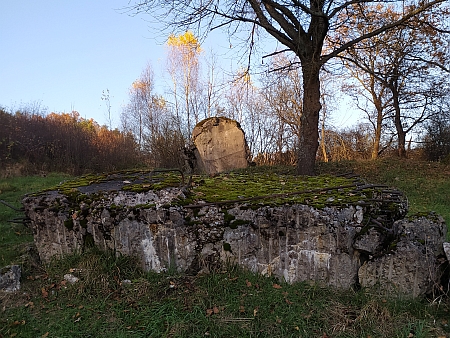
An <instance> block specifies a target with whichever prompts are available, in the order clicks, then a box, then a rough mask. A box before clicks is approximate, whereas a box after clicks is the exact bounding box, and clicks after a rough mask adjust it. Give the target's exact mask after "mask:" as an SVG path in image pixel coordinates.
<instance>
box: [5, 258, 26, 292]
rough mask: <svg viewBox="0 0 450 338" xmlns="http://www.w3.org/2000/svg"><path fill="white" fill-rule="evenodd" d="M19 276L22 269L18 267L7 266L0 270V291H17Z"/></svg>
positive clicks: (18, 288)
mask: <svg viewBox="0 0 450 338" xmlns="http://www.w3.org/2000/svg"><path fill="white" fill-rule="evenodd" d="M21 275H22V268H21V267H20V265H8V266H5V267H3V268H2V269H0V291H3V292H16V291H19V290H20V278H21Z"/></svg>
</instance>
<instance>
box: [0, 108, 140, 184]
mask: <svg viewBox="0 0 450 338" xmlns="http://www.w3.org/2000/svg"><path fill="white" fill-rule="evenodd" d="M140 161H141V159H140V154H139V151H138V147H137V144H136V142H135V139H134V136H133V135H132V134H131V133H124V132H121V131H119V130H117V129H116V130H109V129H108V128H107V127H105V126H100V125H99V124H97V123H96V122H95V121H94V120H92V119H90V120H87V119H83V118H81V117H80V115H79V114H78V113H77V112H72V113H62V114H55V113H50V114H47V115H42V114H34V113H26V112H16V113H14V114H12V113H8V112H7V111H5V110H4V109H0V172H1V173H2V175H3V176H5V175H14V174H24V173H26V174H36V173H39V172H48V171H58V172H65V173H69V174H72V175H80V174H84V173H88V172H102V171H113V170H120V169H124V168H130V167H133V166H137V165H139V164H140Z"/></svg>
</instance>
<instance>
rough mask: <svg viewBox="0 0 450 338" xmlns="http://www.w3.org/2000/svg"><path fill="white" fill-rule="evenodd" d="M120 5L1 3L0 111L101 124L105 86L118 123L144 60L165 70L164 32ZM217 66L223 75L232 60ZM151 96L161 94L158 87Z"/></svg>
mask: <svg viewBox="0 0 450 338" xmlns="http://www.w3.org/2000/svg"><path fill="white" fill-rule="evenodd" d="M127 4H128V1H127V0H9V1H8V0H1V1H0V106H3V107H6V108H20V107H21V106H23V105H26V104H28V103H29V102H39V103H40V104H41V105H42V106H44V107H48V111H49V112H58V113H59V112H70V111H72V110H76V111H78V112H79V113H80V114H81V116H82V117H85V118H93V119H94V120H96V121H97V122H99V123H100V124H107V111H106V106H105V103H104V102H103V101H102V100H101V97H102V91H104V90H106V89H109V92H110V96H111V113H112V119H113V127H114V126H118V125H119V123H120V121H119V115H120V111H121V108H122V106H123V105H125V104H126V103H127V100H128V90H129V88H130V86H131V84H132V82H133V81H134V80H136V79H137V78H138V77H139V75H140V74H141V72H142V70H143V69H144V68H145V66H146V65H147V64H148V63H150V64H151V65H152V67H153V69H154V72H155V78H157V79H160V78H161V74H162V71H163V69H164V67H165V61H164V60H165V50H164V45H163V44H164V40H165V37H166V35H167V32H164V33H158V24H157V23H152V22H149V21H148V20H150V19H151V18H150V17H148V16H143V15H141V16H135V17H132V16H130V15H127V14H126V13H124V11H123V10H122V9H123V8H124V7H125V6H127ZM150 26H151V27H153V29H150V28H149V27H150ZM155 27H156V29H155ZM227 45H228V41H227V38H226V36H219V35H218V33H216V34H215V36H213V37H211V38H208V40H206V42H205V44H204V45H203V48H204V49H205V50H208V49H210V48H214V50H215V51H216V49H220V47H223V48H226V47H227ZM219 55H220V54H219ZM221 61H222V62H224V63H226V64H225V65H223V67H224V68H226V69H228V70H230V66H231V60H227V59H226V58H221ZM158 92H159V93H160V94H163V93H162V89H161V88H158ZM347 118H348V116H347V117H345V116H342V118H338V120H342V122H344V120H345V119H347ZM342 122H340V123H342Z"/></svg>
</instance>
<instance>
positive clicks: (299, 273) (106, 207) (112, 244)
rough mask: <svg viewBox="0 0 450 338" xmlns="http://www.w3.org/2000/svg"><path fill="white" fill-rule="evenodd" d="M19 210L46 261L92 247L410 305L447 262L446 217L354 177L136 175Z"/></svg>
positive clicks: (146, 265) (45, 197) (95, 182)
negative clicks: (410, 207)
mask: <svg viewBox="0 0 450 338" xmlns="http://www.w3.org/2000/svg"><path fill="white" fill-rule="evenodd" d="M23 205H24V207H25V213H26V215H27V216H28V217H29V218H30V220H31V222H30V223H31V227H32V229H33V232H34V241H35V244H36V247H37V249H38V252H39V255H40V257H41V260H42V261H44V262H48V261H49V260H50V259H52V258H53V257H58V256H62V255H65V254H70V253H74V252H82V251H83V250H85V249H86V248H89V247H92V246H96V247H97V248H99V249H101V250H113V251H114V252H115V253H116V254H118V255H119V254H121V255H132V256H135V257H136V258H137V259H138V261H139V263H140V264H141V267H142V268H143V269H144V270H154V271H157V272H161V271H165V270H168V269H171V268H173V269H176V270H178V271H180V272H186V273H198V272H199V271H201V270H203V271H204V270H206V269H208V270H213V269H215V268H218V267H220V266H221V265H223V264H238V265H240V266H242V267H244V268H246V269H249V270H251V271H254V272H257V273H261V274H265V275H275V276H278V277H280V278H283V279H285V280H286V281H288V282H290V283H293V282H297V281H316V282H319V283H323V284H326V285H330V286H335V287H340V288H351V287H354V286H363V287H366V286H373V285H379V286H380V287H382V288H384V289H386V290H394V291H396V292H401V293H405V294H410V295H412V296H419V295H424V294H426V293H429V292H431V291H432V289H433V286H434V285H436V284H439V279H440V278H441V276H442V272H443V266H444V265H445V264H448V263H447V261H446V259H445V255H444V249H443V243H444V241H445V237H446V225H445V223H444V221H443V219H442V218H441V217H439V216H437V215H432V214H430V215H424V216H417V217H413V218H405V216H406V213H407V200H406V198H405V197H404V196H403V194H402V193H401V192H399V191H397V190H395V189H389V188H387V187H384V186H377V185H371V184H366V183H365V182H362V181H361V180H360V179H358V178H355V177H348V178H346V177H331V176H319V177H310V178H305V177H298V176H293V175H290V174H289V173H284V172H283V171H282V170H280V171H278V172H277V171H269V170H267V169H266V170H261V171H259V170H258V168H249V169H246V170H244V171H234V172H228V173H222V174H219V175H215V176H214V177H211V176H202V175H194V176H192V177H191V178H190V179H189V180H188V179H187V178H186V177H184V175H183V173H181V172H179V171H159V172H155V171H129V172H122V173H114V174H105V175H99V176H93V175H90V176H85V177H82V178H80V179H78V180H76V181H72V182H65V183H62V184H61V185H59V186H58V187H55V188H54V189H51V190H48V191H44V192H41V193H38V194H34V195H30V196H26V197H25V198H24V199H23Z"/></svg>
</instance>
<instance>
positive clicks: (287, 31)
mask: <svg viewBox="0 0 450 338" xmlns="http://www.w3.org/2000/svg"><path fill="white" fill-rule="evenodd" d="M445 1H446V0H431V1H421V0H412V1H405V0H402V1H396V0H394V1H389V2H391V3H394V4H395V3H399V4H406V3H407V4H408V6H405V7H404V8H405V11H404V13H403V14H402V16H401V17H399V18H392V19H389V18H387V19H386V21H384V22H382V23H381V24H380V25H379V26H377V27H374V29H373V30H371V31H370V32H368V33H366V34H363V35H357V36H343V35H340V36H339V43H338V44H335V45H334V46H335V47H333V48H332V49H326V48H324V43H325V40H326V38H327V36H329V34H330V32H334V31H335V30H336V28H337V27H339V26H341V25H347V24H349V23H351V24H355V23H354V22H351V21H350V20H349V16H350V15H352V13H353V12H354V10H355V7H362V8H363V7H364V6H365V5H366V4H370V3H371V2H380V1H369V0H352V1H334V0H309V1H305V0H289V1H287V0H210V1H203V0H193V1H185V0H170V1H167V0H138V1H135V2H134V4H133V5H131V7H130V11H135V12H137V13H140V12H145V13H148V14H152V13H155V12H156V13H159V14H162V16H161V17H159V20H165V21H166V22H168V23H169V24H172V25H175V26H176V27H178V28H186V27H191V28H193V27H195V28H200V29H204V28H206V29H208V28H209V29H213V28H216V27H225V26H228V27H231V26H234V27H233V29H232V30H230V31H231V32H233V31H234V32H238V31H242V30H241V29H240V28H241V27H240V26H241V25H243V24H246V25H247V27H248V32H249V40H248V42H249V47H250V48H249V50H250V52H251V51H252V50H253V45H254V43H255V41H256V39H255V35H256V34H257V32H258V30H257V29H256V28H257V27H261V28H262V29H263V30H264V31H265V32H267V33H268V34H269V35H271V36H272V37H273V38H275V39H276V40H277V41H279V42H280V43H282V44H283V45H285V46H286V47H287V50H289V51H291V52H293V53H295V55H296V56H297V57H298V58H299V60H300V61H299V62H300V65H301V69H302V77H303V103H302V107H303V112H302V117H301V124H300V129H301V137H300V139H299V152H298V165H297V172H298V173H299V174H303V175H312V174H314V165H315V159H316V152H317V148H318V139H319V132H318V123H319V113H320V109H321V102H320V79H319V75H320V71H321V69H322V66H323V65H324V64H325V63H326V62H328V61H329V60H330V59H332V58H334V57H336V56H338V55H339V54H340V53H342V52H343V51H345V50H346V49H348V48H350V47H351V46H353V45H354V44H356V43H358V42H360V41H362V40H365V39H368V38H371V37H374V36H376V35H378V34H380V33H382V32H384V31H387V30H389V29H392V28H394V27H396V26H398V25H400V24H403V23H406V22H408V21H409V20H411V19H413V18H414V17H416V16H417V15H418V14H420V13H421V12H423V11H426V10H428V9H432V8H434V7H436V6H439V5H440V4H441V3H444V2H445ZM386 2H388V1H387V0H386ZM155 8H158V9H160V10H158V11H155ZM366 20H367V19H366V18H365V17H364V16H360V17H359V18H358V21H357V22H356V24H365V23H366ZM236 26H237V27H236ZM335 43H336V41H335Z"/></svg>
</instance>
